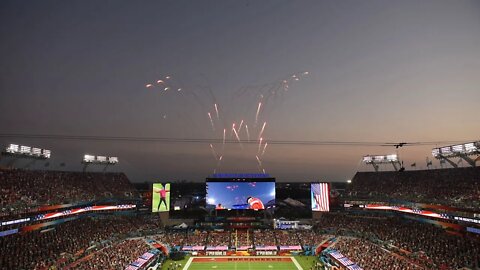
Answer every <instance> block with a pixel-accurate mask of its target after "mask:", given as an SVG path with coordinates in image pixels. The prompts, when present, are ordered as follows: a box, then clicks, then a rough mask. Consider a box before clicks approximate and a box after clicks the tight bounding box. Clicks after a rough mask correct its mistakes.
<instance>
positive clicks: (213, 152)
mask: <svg viewBox="0 0 480 270" xmlns="http://www.w3.org/2000/svg"><path fill="white" fill-rule="evenodd" d="M210 149H211V150H212V154H213V157H214V158H215V160H219V157H218V155H217V152H216V151H215V148H213V145H212V144H210Z"/></svg>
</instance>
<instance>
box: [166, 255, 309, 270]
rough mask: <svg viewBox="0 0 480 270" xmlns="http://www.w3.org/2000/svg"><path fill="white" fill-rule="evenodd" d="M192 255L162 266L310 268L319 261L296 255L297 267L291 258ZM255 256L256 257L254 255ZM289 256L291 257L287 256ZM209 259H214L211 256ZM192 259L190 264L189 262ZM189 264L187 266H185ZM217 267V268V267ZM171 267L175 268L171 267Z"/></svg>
mask: <svg viewBox="0 0 480 270" xmlns="http://www.w3.org/2000/svg"><path fill="white" fill-rule="evenodd" d="M190 258H193V257H190V256H187V257H186V258H185V259H183V260H180V261H172V260H170V259H168V260H167V261H166V262H165V263H164V265H163V266H162V268H161V269H162V270H168V269H169V266H171V264H172V265H173V264H174V263H176V264H181V265H182V267H179V268H177V269H185V270H192V269H193V270H196V269H202V270H206V269H216V270H221V269H237V270H243V269H252V270H254V269H255V270H256V269H267V270H268V269H285V270H287V269H294V270H298V269H303V270H309V269H311V267H312V266H313V265H315V263H316V262H318V259H317V258H316V257H313V256H295V261H296V262H297V263H298V265H299V266H300V267H297V265H295V263H293V261H292V260H291V259H290V260H289V261H279V262H274V261H272V262H271V263H268V262H262V261H259V260H256V261H251V262H250V261H226V262H221V261H220V260H215V261H210V262H209V261H203V262H201V261H195V260H193V259H192V260H190ZM218 258H222V257H216V258H215V259H218ZM223 258H238V257H223ZM253 258H255V257H253ZM256 258H260V259H261V258H262V257H256ZM286 258H289V257H286ZM209 259H212V258H211V257H209ZM189 261H190V264H188V262H189ZM186 266H188V267H187V268H185V267H186ZM215 267H216V268H215ZM170 269H173V267H172V268H170Z"/></svg>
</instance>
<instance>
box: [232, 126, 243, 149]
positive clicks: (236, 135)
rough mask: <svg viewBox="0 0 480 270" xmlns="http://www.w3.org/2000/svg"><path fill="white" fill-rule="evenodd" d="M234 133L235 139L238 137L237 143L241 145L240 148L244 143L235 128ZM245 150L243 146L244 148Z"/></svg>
mask: <svg viewBox="0 0 480 270" xmlns="http://www.w3.org/2000/svg"><path fill="white" fill-rule="evenodd" d="M233 132H234V133H235V137H237V141H238V142H239V143H240V146H242V141H241V140H240V137H239V136H238V133H237V130H236V129H235V127H233ZM242 148H243V146H242Z"/></svg>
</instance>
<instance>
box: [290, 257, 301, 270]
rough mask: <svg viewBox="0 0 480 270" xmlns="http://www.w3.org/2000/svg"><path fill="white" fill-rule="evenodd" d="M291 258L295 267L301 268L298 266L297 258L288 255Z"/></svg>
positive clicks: (299, 269)
mask: <svg viewBox="0 0 480 270" xmlns="http://www.w3.org/2000/svg"><path fill="white" fill-rule="evenodd" d="M290 259H291V260H292V262H293V264H295V266H296V267H297V269H298V270H303V268H302V267H301V266H300V264H299V263H298V262H297V260H296V259H295V258H294V257H290Z"/></svg>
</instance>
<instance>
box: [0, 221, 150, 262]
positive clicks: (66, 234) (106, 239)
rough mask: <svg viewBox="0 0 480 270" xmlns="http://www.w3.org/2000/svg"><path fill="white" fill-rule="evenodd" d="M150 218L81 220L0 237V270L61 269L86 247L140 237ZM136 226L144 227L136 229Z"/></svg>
mask: <svg viewBox="0 0 480 270" xmlns="http://www.w3.org/2000/svg"><path fill="white" fill-rule="evenodd" d="M152 222H154V221H153V220H152V219H151V218H141V217H131V218H128V217H109V218H82V219H78V220H75V221H71V222H66V223H63V224H60V225H57V226H56V227H52V228H47V229H44V230H37V231H32V232H28V233H24V234H15V235H10V236H6V237H0V247H2V256H0V269H2V270H4V269H5V270H7V269H9V270H10V269H47V268H48V267H50V266H53V265H54V266H57V267H63V266H65V265H67V264H68V263H71V262H73V261H74V260H76V259H77V258H78V257H82V256H84V255H85V252H86V250H87V249H88V248H89V247H94V248H95V249H98V248H101V247H103V246H104V245H105V244H108V243H112V242H115V241H119V240H123V239H125V238H126V237H128V236H139V235H141V234H140V233H139V231H143V230H146V229H147V228H151V227H152V226H153V224H152ZM139 224H145V225H142V226H140V227H139Z"/></svg>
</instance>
